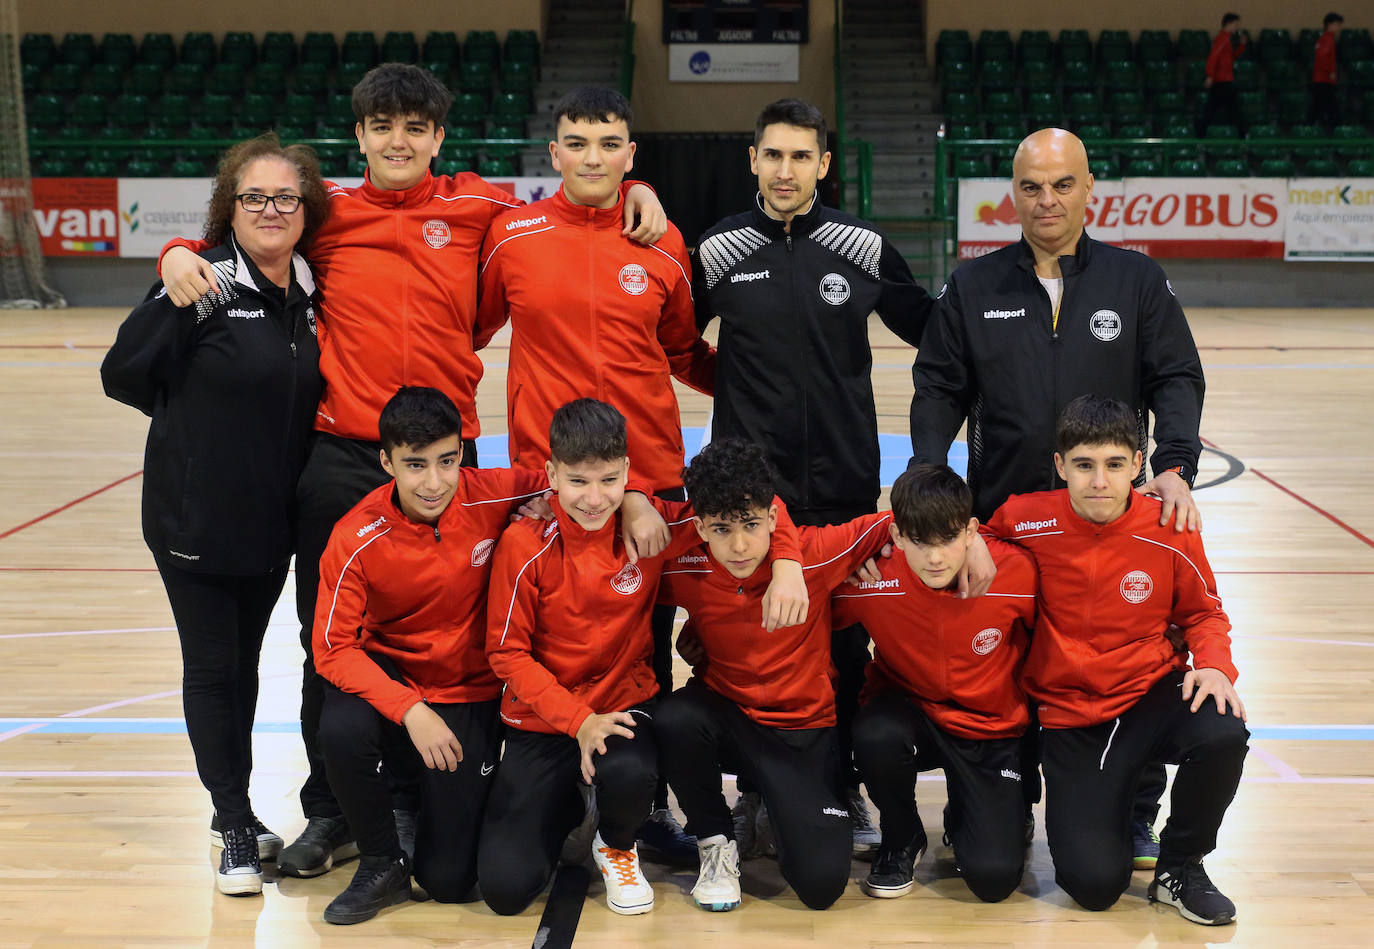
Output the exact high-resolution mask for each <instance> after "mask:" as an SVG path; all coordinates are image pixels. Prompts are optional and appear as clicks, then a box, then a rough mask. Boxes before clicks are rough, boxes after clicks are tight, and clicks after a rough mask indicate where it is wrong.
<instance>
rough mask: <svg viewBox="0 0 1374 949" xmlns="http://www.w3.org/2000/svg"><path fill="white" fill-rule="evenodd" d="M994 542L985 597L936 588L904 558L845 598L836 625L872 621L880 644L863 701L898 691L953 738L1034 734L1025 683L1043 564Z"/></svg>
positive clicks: (840, 598)
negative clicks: (1038, 575)
mask: <svg viewBox="0 0 1374 949" xmlns="http://www.w3.org/2000/svg"><path fill="white" fill-rule="evenodd" d="M986 542H987V545H988V551H989V552H990V553H991V554H992V559H993V561H994V562H995V563H996V564H997V576H996V578H995V579H994V580H993V582H992V588H991V589H990V590H989V591H988V592H987V593H986V594H984V595H983V596H977V597H973V598H971V599H967V600H961V599H959V592H958V590H957V589H953V588H951V589H946V590H932V589H931V588H930V587H928V586H926V585H925V584H924V583H922V582H921V578H920V577H918V576H916V574H915V573H913V572H912V570H911V568H910V567H909V566H908V565H907V562H906V557H904V556H903V555H902V554H901V552H900V551H898V552H897V553H895V554H893V556H892V557H891V558H889V559H886V560H881V561H879V562H878V566H879V570H880V572H881V573H882V579H880V580H876V581H872V582H864V583H861V584H859V586H858V587H852V586H842V587H839V588H838V589H837V590H836V591H835V593H834V595H833V596H832V597H831V607H832V609H833V610H834V623H835V625H836V626H838V627H843V626H849V625H852V624H854V623H862V624H863V625H864V629H866V630H868V635H869V636H871V637H872V638H873V662H872V664H870V665H869V667H868V682H867V684H866V685H865V686H864V694H863V696H861V701H863V702H867V701H868V700H869V698H871V697H872V696H874V695H876V694H878V693H879V692H883V691H887V690H892V689H896V690H898V691H901V692H903V693H905V694H906V695H908V696H910V697H911V698H913V699H914V700H915V701H917V702H918V703H920V706H921V710H922V711H923V712H925V714H926V717H927V718H929V719H930V720H931V721H932V722H934V723H935V724H936V725H937V726H939V728H940V729H941V730H943V731H946V732H948V733H949V734H951V735H957V736H959V737H960V738H973V739H989V738H1012V737H1015V736H1017V735H1020V734H1022V733H1023V732H1025V730H1026V724H1027V721H1028V719H1029V717H1030V716H1029V714H1028V712H1027V711H1026V693H1025V692H1023V691H1022V690H1021V681H1020V680H1021V663H1022V661H1023V660H1024V659H1025V656H1026V647H1027V643H1028V636H1027V633H1028V631H1029V630H1030V629H1031V628H1032V627H1034V625H1035V598H1036V592H1037V588H1038V584H1037V580H1036V573H1035V562H1034V561H1033V560H1032V559H1031V557H1030V555H1029V554H1027V553H1026V552H1025V551H1024V550H1021V549H1020V548H1019V547H1016V546H1014V545H1012V544H1007V543H1003V542H1002V541H1000V540H996V539H995V538H987V539H986Z"/></svg>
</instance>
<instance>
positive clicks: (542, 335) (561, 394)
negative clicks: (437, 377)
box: [474, 87, 716, 860]
mask: <svg viewBox="0 0 1374 949" xmlns="http://www.w3.org/2000/svg"><path fill="white" fill-rule="evenodd" d="M632 121H633V119H632V115H631V111H630V104H629V103H628V102H627V101H626V100H625V97H624V96H622V95H621V94H620V93H619V92H616V91H615V90H613V89H598V88H591V87H588V88H582V89H574V90H573V91H571V92H569V93H568V94H567V95H565V96H564V97H563V98H562V99H561V100H560V101H559V103H558V104H557V106H556V107H555V109H554V126H555V130H556V132H555V139H554V141H552V142H550V143H549V157H550V159H551V160H552V162H553V167H554V168H555V169H556V170H558V171H559V172H560V173H561V174H562V176H563V185H562V187H561V188H559V189H558V193H557V194H555V195H554V196H553V197H551V198H548V199H546V200H544V201H538V202H535V203H534V204H531V205H529V206H528V207H522V208H517V209H515V210H513V211H509V212H507V213H503V214H501V215H499V216H498V217H497V218H496V220H495V221H494V222H493V223H492V227H491V230H490V231H489V232H488V234H487V241H486V245H485V247H484V248H483V250H482V269H481V290H480V293H479V294H478V298H479V301H480V302H479V305H478V311H477V327H476V330H475V331H474V336H475V337H476V345H477V346H478V348H481V347H482V346H484V345H486V343H487V341H488V340H489V339H490V338H491V336H492V334H494V333H495V332H496V331H497V330H498V329H500V328H501V327H502V326H503V325H504V324H505V323H506V321H507V319H509V320H510V324H511V338H510V363H509V366H510V368H509V370H508V371H507V375H506V412H507V419H508V423H507V431H508V433H509V440H510V458H511V463H512V464H516V465H523V466H524V467H526V468H534V469H538V468H540V467H542V466H543V465H544V463H545V461H546V460H547V459H548V457H549V441H548V436H549V419H551V418H552V417H553V413H554V410H555V409H557V408H558V407H559V406H560V405H563V404H564V403H565V402H570V401H572V400H573V399H577V398H594V399H600V400H602V401H604V402H609V403H610V404H611V405H614V406H616V407H617V408H619V409H620V410H622V411H623V412H624V413H625V415H626V424H627V428H628V432H629V449H630V459H631V467H632V468H633V471H634V475H635V477H637V478H643V479H644V480H646V481H648V482H649V483H650V484H651V485H652V486H653V490H654V492H655V493H657V494H658V496H659V497H661V498H665V499H667V500H671V501H681V500H683V499H684V497H685V495H684V494H683V492H682V462H683V445H682V423H681V421H680V415H679V412H678V404H677V396H676V394H675V393H674V392H673V378H674V377H676V378H678V379H680V380H681V381H683V382H684V383H686V384H687V385H689V386H691V387H692V388H694V389H696V390H698V391H699V392H704V393H705V394H707V395H710V394H711V392H712V389H713V386H714V384H715V371H716V370H715V350H714V349H712V348H711V346H710V345H708V344H707V343H706V341H705V340H703V339H702V338H701V334H700V332H699V331H698V330H697V326H696V318H695V315H694V310H693V307H692V288H691V264H690V263H689V261H688V258H687V248H686V246H685V245H684V244H683V242H682V235H681V234H679V233H678V230H677V228H675V227H673V225H672V224H671V223H669V224H668V233H667V234H665V235H664V236H663V238H662V239H661V240H660V241H658V243H656V244H653V245H647V246H646V245H643V244H636V243H634V242H632V241H630V240H628V239H627V238H626V237H625V236H624V235H623V233H622V230H621V218H622V216H623V206H624V198H623V196H622V195H621V182H622V181H623V179H624V177H625V173H626V172H627V171H629V170H630V168H631V167H633V162H634V157H633V156H634V151H635V143H634V142H633V141H631V140H630V123H631V122H632ZM672 630H673V610H672V609H671V608H667V609H658V610H656V611H655V612H654V616H653V631H654V675H655V678H657V680H658V684H659V687H660V688H661V689H662V690H663V691H664V693H665V694H666V693H667V692H669V691H671V690H672V687H673V679H672V645H671V644H672ZM667 807H668V791H667V787H666V786H664V785H660V787H659V790H658V792H657V794H656V795H655V808H654V814H653V817H652V819H651V821H650V822H649V823H648V824H646V826H645V828H644V830H643V833H642V834H641V839H643V840H644V841H645V842H646V843H649V844H650V845H651V848H652V849H654V850H657V851H659V852H662V853H665V854H667V855H668V856H669V857H670V858H672V859H677V860H691V859H694V858H695V856H696V845H695V842H694V841H692V840H690V838H687V837H685V835H684V834H683V833H682V829H681V828H680V827H679V826H678V825H677V823H676V822H675V821H674V820H672V818H671V814H670V812H669V811H668V810H667Z"/></svg>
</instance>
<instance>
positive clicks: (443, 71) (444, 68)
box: [419, 59, 454, 88]
mask: <svg viewBox="0 0 1374 949" xmlns="http://www.w3.org/2000/svg"><path fill="white" fill-rule="evenodd" d="M419 66H420V68H421V69H426V70H428V71H429V72H430V73H431V74H432V75H433V76H434V78H435V79H438V80H439V81H440V82H442V83H443V84H444V85H445V86H447V87H450V88H452V86H453V85H454V83H453V72H454V70H453V64H452V63H449V62H445V61H444V60H442V59H424V60H421V61H420V63H419Z"/></svg>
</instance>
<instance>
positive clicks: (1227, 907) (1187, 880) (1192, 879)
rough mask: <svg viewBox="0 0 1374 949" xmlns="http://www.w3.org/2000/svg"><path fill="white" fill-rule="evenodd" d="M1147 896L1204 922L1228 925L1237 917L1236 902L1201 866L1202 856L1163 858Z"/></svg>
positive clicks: (1187, 916) (1196, 921)
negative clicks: (1174, 860) (1177, 860)
mask: <svg viewBox="0 0 1374 949" xmlns="http://www.w3.org/2000/svg"><path fill="white" fill-rule="evenodd" d="M1146 896H1148V897H1149V900H1150V902H1151V903H1165V904H1167V905H1169V906H1172V907H1174V908H1175V909H1177V910H1178V911H1179V912H1180V913H1182V914H1183V918H1184V919H1186V920H1189V921H1191V922H1194V923H1200V924H1201V925H1203V926H1225V925H1226V924H1228V923H1234V922H1235V921H1236V904H1234V903H1232V902H1231V901H1230V900H1229V899H1227V898H1226V897H1225V896H1224V895H1223V894H1222V893H1221V891H1220V890H1218V889H1217V888H1216V887H1215V886H1213V885H1212V881H1211V880H1210V879H1208V877H1207V871H1206V870H1204V869H1203V868H1202V858H1201V857H1189V858H1188V859H1187V860H1185V861H1184V862H1183V863H1170V864H1165V862H1164V861H1163V860H1161V861H1160V862H1159V864H1158V865H1157V866H1156V867H1155V878H1154V880H1153V881H1152V882H1151V883H1150V888H1149V890H1148V891H1146Z"/></svg>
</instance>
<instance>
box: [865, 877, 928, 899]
mask: <svg viewBox="0 0 1374 949" xmlns="http://www.w3.org/2000/svg"><path fill="white" fill-rule="evenodd" d="M915 885H916V881H915V880H912V881H911V882H910V883H907V884H905V885H903V886H875V885H874V884H872V883H869V882H868V881H867V880H864V882H863V886H862V889H863V891H864V892H865V893H867V894H868V895H869V896H872V897H874V898H876V899H880V900H895V899H896V898H897V897H899V896H906V895H907V894H908V893H910V892H911V890H912V888H913V887H915Z"/></svg>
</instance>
